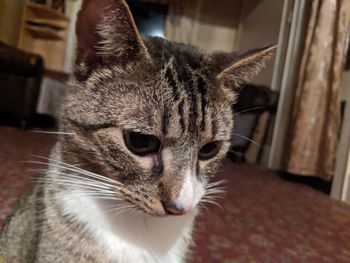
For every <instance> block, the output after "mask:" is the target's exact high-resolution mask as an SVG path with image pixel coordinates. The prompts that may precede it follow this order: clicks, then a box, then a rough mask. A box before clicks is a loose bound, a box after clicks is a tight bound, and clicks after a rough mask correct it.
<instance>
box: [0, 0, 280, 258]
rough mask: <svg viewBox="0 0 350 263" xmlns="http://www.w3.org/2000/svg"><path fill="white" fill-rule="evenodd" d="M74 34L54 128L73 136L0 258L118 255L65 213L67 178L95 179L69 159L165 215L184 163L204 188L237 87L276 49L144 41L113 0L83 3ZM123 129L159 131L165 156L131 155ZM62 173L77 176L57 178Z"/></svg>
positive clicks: (228, 126) (17, 217)
mask: <svg viewBox="0 0 350 263" xmlns="http://www.w3.org/2000/svg"><path fill="white" fill-rule="evenodd" d="M77 37H78V54H77V62H76V68H75V72H74V76H73V77H72V79H71V81H70V85H69V90H68V91H67V96H66V100H65V102H64V104H63V105H62V111H61V119H60V125H59V127H60V129H59V130H60V131H61V132H69V133H70V134H64V133H63V134H60V135H59V137H58V143H57V145H56V146H55V148H54V149H53V151H52V154H51V157H50V160H49V168H48V169H47V171H46V172H45V173H44V174H43V175H42V177H41V178H40V179H39V180H37V181H35V182H34V183H33V185H32V186H31V189H30V191H29V192H28V193H27V194H26V195H25V196H24V197H23V198H22V200H21V202H20V204H19V206H18V208H17V209H16V211H15V212H14V214H13V215H12V216H11V217H9V219H8V222H7V225H6V226H5V228H4V230H3V231H2V232H1V234H0V262H1V263H3V262H9V263H10V262H11V263H12V262H28V263H29V262H40V263H43V262H50V263H54V262H118V263H120V262H122V261H120V262H119V261H117V260H118V259H115V258H114V259H113V257H111V255H110V254H108V251H107V250H105V248H104V247H103V246H102V245H101V244H100V243H98V242H96V240H95V238H94V236H93V235H92V233H91V231H90V230H89V228H88V227H87V226H86V225H85V224H84V223H83V222H81V221H79V220H78V219H77V218H75V217H74V216H71V215H69V214H67V213H66V211H65V209H64V206H63V204H62V202H61V200H63V199H64V198H65V196H66V194H68V193H70V191H73V190H74V189H75V187H76V185H75V184H74V183H76V184H78V185H81V186H82V187H86V185H84V182H91V181H89V180H92V179H91V178H90V177H87V179H84V175H81V174H80V173H79V172H81V171H80V170H79V171H78V170H76V168H73V167H71V166H68V165H74V167H76V165H81V166H79V167H81V168H83V169H84V170H86V171H89V172H93V173H94V174H98V175H101V176H103V177H105V178H110V179H111V180H115V181H116V182H118V183H119V185H121V187H119V188H118V191H116V193H115V195H116V196H118V197H119V198H122V199H123V200H125V201H127V202H128V203H129V204H133V205H134V207H136V208H137V209H138V211H142V213H147V214H149V215H152V216H154V217H163V216H167V212H166V210H165V209H164V206H163V203H164V202H167V201H171V200H174V199H176V198H177V197H178V196H179V194H180V191H181V187H182V185H183V182H184V174H185V173H186V169H190V170H192V171H195V174H196V180H198V182H199V183H201V184H203V185H204V186H206V185H207V184H208V181H209V179H210V178H211V177H212V176H214V174H215V172H216V171H217V169H218V166H219V164H220V161H221V160H222V159H223V158H224V156H225V153H226V152H227V150H228V149H229V145H230V141H231V136H232V128H233V113H232V105H233V103H234V101H235V89H236V88H238V86H239V85H241V84H242V83H244V82H246V81H248V79H249V78H250V77H252V76H254V75H255V74H256V73H257V72H258V70H259V69H260V67H261V66H262V64H263V62H264V60H265V59H266V58H267V57H268V56H270V55H271V54H272V51H273V48H271V47H268V48H263V49H258V50H254V51H250V52H247V53H239V54H237V53H232V54H231V53H230V54H229V53H222V52H216V53H207V52H205V51H202V50H200V49H198V48H195V47H193V46H188V45H184V44H180V43H174V42H169V41H167V40H164V39H160V38H154V37H146V38H144V39H143V40H142V39H141V37H140V36H139V35H138V33H137V29H136V27H135V25H134V22H133V20H132V17H131V15H130V12H129V9H128V7H127V5H126V4H125V2H124V1H117V0H102V1H92V0H90V1H85V2H84V4H83V7H82V10H81V11H80V13H79V17H78V23H77ZM123 130H133V131H135V132H141V133H145V134H152V135H154V136H156V137H158V138H160V139H161V141H162V148H164V149H170V150H169V151H171V155H169V156H171V157H169V159H167V160H165V159H163V157H162V156H161V155H160V154H159V155H156V156H153V157H147V158H144V157H140V156H136V155H134V154H132V153H130V152H129V151H128V149H127V148H126V147H125V145H124V142H123V135H122V131H123ZM210 141H220V142H222V145H221V149H220V151H219V153H218V154H217V155H216V156H215V157H213V158H212V159H210V160H207V161H200V160H198V158H197V156H198V151H199V149H200V148H201V147H202V146H203V145H205V144H206V143H208V142H210ZM39 162H42V161H39ZM67 174H73V175H72V176H75V177H73V178H75V179H77V178H78V179H77V180H78V182H76V181H75V182H73V181H72V182H70V184H66V183H64V182H62V178H63V179H64V180H69V177H67ZM60 178H61V181H60ZM84 180H86V181H84ZM96 184H97V185H98V183H97V182H96ZM135 216H138V215H137V214H136V215H135ZM165 231H166V230H165ZM190 232H191V231H190V230H189V232H188V233H187V234H184V236H186V238H187V239H190ZM187 239H186V240H187ZM184 244H185V245H184V246H185V248H186V247H187V246H188V242H187V241H186V242H185V243H184ZM184 254H186V249H184ZM184 256H185V255H183V256H180V257H179V258H181V259H179V261H178V262H180V261H182V260H183V258H184ZM123 262H124V261H123ZM139 262H141V260H140V261H139ZM144 262H147V260H145V261H144ZM152 262H153V261H152Z"/></svg>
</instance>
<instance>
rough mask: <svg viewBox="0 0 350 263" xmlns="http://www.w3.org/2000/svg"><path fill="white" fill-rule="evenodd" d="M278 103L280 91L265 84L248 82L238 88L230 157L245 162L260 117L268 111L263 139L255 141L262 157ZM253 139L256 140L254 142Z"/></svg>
mask: <svg viewBox="0 0 350 263" xmlns="http://www.w3.org/2000/svg"><path fill="white" fill-rule="evenodd" d="M277 103H278V93H277V92H275V91H272V90H271V89H269V88H267V87H265V86H258V85H252V84H247V85H245V86H243V87H242V88H240V89H239V90H238V100H237V103H236V104H235V105H234V112H235V115H234V121H235V122H234V131H233V132H234V134H233V138H232V145H231V149H230V151H229V152H228V157H229V158H230V159H231V160H233V161H235V162H245V161H246V158H245V154H246V152H247V151H248V148H249V147H250V145H251V144H252V143H254V142H255V140H254V139H255V138H253V135H254V133H255V131H256V130H257V129H259V128H260V127H258V124H259V119H260V117H261V116H262V114H263V113H266V112H267V113H268V118H267V120H266V121H267V123H266V124H265V126H266V128H265V129H263V130H262V131H261V132H262V133H263V134H262V136H261V137H262V140H261V141H257V142H255V143H256V144H258V145H257V146H255V147H258V148H259V149H258V150H259V153H258V159H257V160H256V161H257V162H258V161H259V159H260V156H261V152H262V146H263V145H264V143H265V139H266V135H267V132H268V128H269V125H270V123H271V119H272V116H273V115H274V113H275V112H276V109H277ZM260 129H261V128H260ZM251 140H254V142H252V141H251Z"/></svg>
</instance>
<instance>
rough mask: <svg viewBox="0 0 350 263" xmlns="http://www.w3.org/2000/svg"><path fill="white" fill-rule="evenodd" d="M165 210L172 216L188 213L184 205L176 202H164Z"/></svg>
mask: <svg viewBox="0 0 350 263" xmlns="http://www.w3.org/2000/svg"><path fill="white" fill-rule="evenodd" d="M163 206H164V209H165V211H166V212H167V213H169V214H171V215H177V216H179V215H183V214H186V213H187V212H188V209H185V208H184V207H183V206H182V205H180V204H178V203H176V202H174V201H166V202H163Z"/></svg>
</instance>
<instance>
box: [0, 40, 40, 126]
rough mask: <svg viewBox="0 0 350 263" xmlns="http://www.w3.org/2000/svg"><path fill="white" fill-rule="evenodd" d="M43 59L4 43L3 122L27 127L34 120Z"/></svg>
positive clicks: (0, 71) (0, 66)
mask: <svg viewBox="0 0 350 263" xmlns="http://www.w3.org/2000/svg"><path fill="white" fill-rule="evenodd" d="M43 71H44V66H43V59H42V58H41V57H40V56H38V55H35V54H30V53H26V52H23V51H20V50H18V49H16V48H14V47H11V46H8V45H6V44H4V43H2V42H0V121H1V122H2V123H4V122H6V123H8V122H10V123H14V124H17V125H22V126H26V125H28V124H29V123H30V121H31V120H32V118H33V116H34V114H35V109H36V104H37V100H38V96H39V90H40V83H41V78H42V75H43Z"/></svg>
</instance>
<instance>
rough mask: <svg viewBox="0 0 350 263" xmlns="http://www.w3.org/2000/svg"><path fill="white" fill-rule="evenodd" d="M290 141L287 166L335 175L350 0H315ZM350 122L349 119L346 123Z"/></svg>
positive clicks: (290, 169) (323, 175)
mask: <svg viewBox="0 0 350 263" xmlns="http://www.w3.org/2000/svg"><path fill="white" fill-rule="evenodd" d="M310 3H311V5H312V6H311V14H310V18H309V21H308V28H307V32H306V38H305V44H304V49H303V55H302V60H301V65H300V70H299V75H298V84H297V89H296V96H295V101H294V106H293V113H292V124H291V129H290V137H289V138H290V140H289V145H288V147H287V149H288V152H287V156H288V158H287V171H288V172H290V173H293V174H298V175H305V176H319V177H321V178H323V179H326V180H329V179H331V178H332V176H333V173H334V167H335V158H336V152H337V143H338V137H339V134H338V133H339V130H340V101H339V93H340V78H341V74H342V71H343V65H344V60H345V50H346V43H347V37H348V34H349V26H350V0H313V1H312V2H310ZM345 125H349V124H345Z"/></svg>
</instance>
